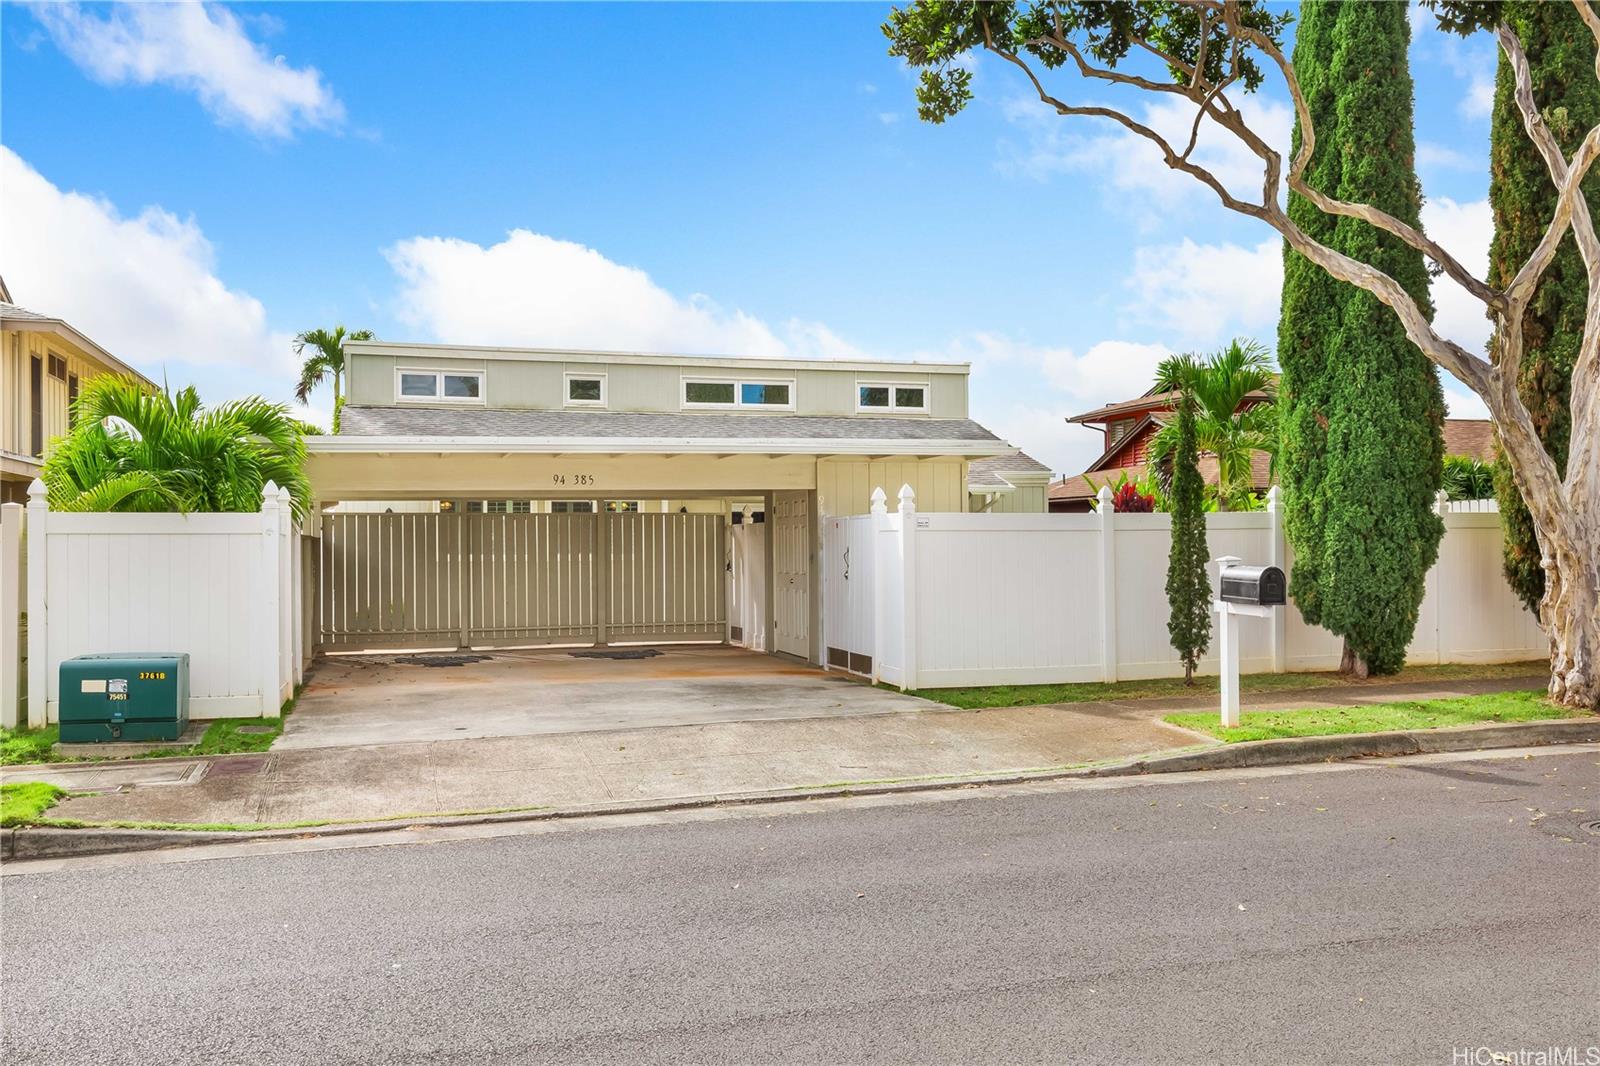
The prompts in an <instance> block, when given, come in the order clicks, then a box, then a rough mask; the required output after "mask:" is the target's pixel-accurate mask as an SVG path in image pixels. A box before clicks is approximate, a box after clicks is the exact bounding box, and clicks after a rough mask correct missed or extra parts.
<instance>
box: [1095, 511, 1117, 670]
mask: <svg viewBox="0 0 1600 1066" xmlns="http://www.w3.org/2000/svg"><path fill="white" fill-rule="evenodd" d="M1096 498H1097V499H1098V501H1099V506H1098V507H1096V508H1095V510H1096V512H1097V513H1098V514H1099V515H1100V631H1101V633H1102V634H1103V637H1102V639H1101V642H1100V679H1101V680H1102V681H1106V682H1112V681H1115V680H1116V679H1117V515H1116V511H1115V509H1114V508H1113V507H1112V506H1111V486H1109V485H1101V486H1100V492H1099V493H1098V494H1097V497H1096Z"/></svg>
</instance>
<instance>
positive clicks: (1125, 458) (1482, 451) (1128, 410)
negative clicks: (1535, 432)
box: [1049, 389, 1494, 513]
mask: <svg viewBox="0 0 1600 1066" xmlns="http://www.w3.org/2000/svg"><path fill="white" fill-rule="evenodd" d="M1266 398H1267V396H1266V394H1265V393H1261V392H1252V393H1248V394H1247V395H1246V396H1245V398H1244V400H1243V402H1242V403H1241V404H1240V405H1239V406H1240V410H1245V409H1247V408H1250V407H1253V406H1255V405H1256V404H1258V403H1261V402H1262V401H1264V400H1265V399H1266ZM1176 400H1177V396H1176V394H1175V393H1171V392H1160V391H1157V390H1156V389H1151V390H1150V391H1149V392H1146V393H1145V394H1144V395H1143V396H1137V397H1134V398H1133V399H1131V400H1123V401H1121V402H1119V403H1112V404H1107V405H1106V406H1104V407H1097V408H1095V409H1094V410H1093V411H1086V412H1084V413H1083V414H1081V415H1072V416H1071V417H1069V418H1068V419H1067V421H1068V422H1070V423H1075V424H1078V425H1084V426H1097V427H1099V428H1100V430H1101V432H1102V434H1103V437H1102V448H1103V450H1102V451H1101V453H1100V456H1099V458H1097V459H1095V460H1094V462H1092V463H1090V464H1089V465H1088V467H1087V468H1085V470H1084V471H1083V473H1082V474H1079V475H1077V476H1076V477H1068V478H1063V479H1062V480H1060V481H1057V482H1054V483H1052V484H1051V485H1050V487H1049V508H1050V510H1051V511H1053V512H1069V513H1070V512H1085V511H1090V510H1093V507H1094V497H1095V494H1096V492H1097V491H1098V486H1100V485H1105V484H1109V483H1111V482H1115V481H1117V480H1119V479H1120V478H1122V477H1123V476H1124V475H1126V476H1127V478H1128V480H1130V481H1137V480H1139V479H1140V478H1142V477H1143V476H1144V473H1145V467H1146V464H1147V463H1148V461H1149V457H1150V442H1151V441H1152V440H1153V439H1154V438H1155V435H1156V433H1158V432H1159V431H1160V429H1161V424H1162V422H1163V421H1164V420H1165V419H1166V418H1167V416H1169V415H1170V414H1171V413H1172V411H1173V409H1174V404H1175V402H1176ZM1493 439H1494V433H1493V429H1492V427H1491V425H1490V423H1489V422H1487V421H1484V420H1482V419H1471V418H1447V419H1445V421H1444V449H1445V454H1446V455H1465V456H1470V457H1472V458H1474V459H1479V460H1482V461H1484V462H1488V461H1490V460H1492V459H1493V458H1494V446H1493ZM1271 467H1272V462H1271V458H1270V457H1269V456H1268V455H1267V454H1266V453H1265V452H1256V453H1255V454H1254V455H1253V456H1252V457H1251V462H1250V475H1251V488H1253V489H1254V490H1255V491H1257V492H1265V491H1266V490H1267V488H1268V487H1269V486H1270V485H1271ZM1200 474H1201V476H1202V477H1204V478H1205V480H1206V481H1207V483H1209V484H1215V483H1216V479H1217V466H1216V461H1215V460H1214V459H1212V458H1211V457H1210V456H1207V455H1201V457H1200Z"/></svg>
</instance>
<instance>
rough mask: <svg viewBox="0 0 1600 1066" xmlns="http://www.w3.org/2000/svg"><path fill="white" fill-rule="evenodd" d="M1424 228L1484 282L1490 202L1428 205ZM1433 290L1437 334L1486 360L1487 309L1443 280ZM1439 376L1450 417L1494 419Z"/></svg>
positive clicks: (1491, 219) (1463, 390)
mask: <svg viewBox="0 0 1600 1066" xmlns="http://www.w3.org/2000/svg"><path fill="white" fill-rule="evenodd" d="M1422 229H1423V231H1424V232H1425V233H1427V235H1428V236H1430V237H1432V238H1433V239H1434V240H1436V241H1438V242H1439V243H1440V244H1442V245H1444V248H1445V251H1447V252H1449V253H1450V254H1451V255H1453V256H1455V257H1456V258H1457V259H1458V260H1460V262H1461V265H1462V266H1464V267H1466V268H1467V270H1469V271H1471V272H1472V274H1473V275H1475V276H1476V277H1479V278H1483V277H1486V276H1487V275H1488V273H1489V243H1490V241H1491V240H1493V238H1494V215H1493V213H1492V212H1491V211H1490V210H1489V201H1488V200H1474V201H1471V202H1469V203H1464V204H1463V203H1458V202H1456V201H1455V200H1451V199H1450V198H1448V197H1438V198H1435V199H1432V200H1429V201H1428V202H1427V203H1425V204H1423V205H1422ZM1430 291H1431V292H1432V295H1433V307H1434V312H1433V328H1434V330H1435V331H1436V332H1437V333H1438V334H1439V335H1440V336H1442V337H1444V338H1446V339H1448V340H1453V341H1455V342H1456V343H1457V344H1459V345H1461V346H1462V347H1463V348H1465V349H1467V351H1469V352H1473V353H1476V354H1479V355H1486V354H1487V352H1488V345H1489V337H1490V336H1491V335H1492V334H1493V333H1494V327H1493V325H1492V324H1491V323H1490V321H1489V319H1488V318H1487V317H1486V316H1485V315H1484V313H1483V304H1481V303H1479V302H1478V301H1477V300H1476V299H1474V298H1473V297H1472V296H1470V295H1468V294H1467V291H1466V290H1465V289H1463V288H1462V287H1461V286H1459V285H1457V284H1456V283H1455V282H1453V281H1451V280H1450V279H1449V278H1448V277H1445V276H1443V275H1440V276H1439V277H1437V278H1434V279H1433V283H1432V286H1431V290H1430ZM1439 377H1440V380H1441V381H1443V383H1444V397H1445V404H1446V406H1447V407H1448V408H1449V411H1450V415H1451V417H1453V418H1488V417H1489V411H1488V408H1486V407H1485V406H1484V404H1483V401H1482V400H1480V399H1478V397H1476V396H1474V395H1473V394H1472V393H1471V392H1469V391H1468V390H1467V389H1466V388H1465V387H1464V386H1463V385H1461V383H1460V382H1458V381H1456V379H1455V378H1453V377H1451V376H1450V375H1449V374H1448V373H1446V372H1444V371H1440V372H1439Z"/></svg>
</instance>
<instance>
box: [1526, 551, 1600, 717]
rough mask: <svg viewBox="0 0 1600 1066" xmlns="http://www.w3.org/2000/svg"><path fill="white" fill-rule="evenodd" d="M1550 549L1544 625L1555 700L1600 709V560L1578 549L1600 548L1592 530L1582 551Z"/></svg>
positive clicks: (1542, 615)
mask: <svg viewBox="0 0 1600 1066" xmlns="http://www.w3.org/2000/svg"><path fill="white" fill-rule="evenodd" d="M1539 539H1540V546H1541V548H1543V549H1544V556H1545V570H1544V600H1543V602H1541V603H1540V604H1539V619H1540V622H1541V623H1542V624H1543V626H1544V630H1545V632H1546V633H1548V634H1549V635H1550V698H1551V699H1552V700H1554V701H1555V702H1557V703H1560V704H1564V705H1566V706H1568V707H1582V708H1586V709H1600V582H1597V581H1596V580H1595V569H1596V566H1597V565H1600V564H1597V563H1596V560H1595V559H1594V558H1593V557H1592V556H1591V557H1589V558H1583V557H1582V552H1581V549H1580V547H1579V546H1578V545H1582V544H1589V545H1591V546H1592V545H1594V544H1596V543H1600V529H1595V528H1591V529H1590V530H1589V532H1588V536H1587V538H1586V539H1583V540H1580V541H1578V544H1577V545H1572V544H1562V543H1557V544H1553V545H1549V546H1548V547H1547V546H1546V545H1547V544H1548V543H1549V542H1548V541H1546V539H1545V534H1544V532H1543V531H1542V530H1541V531H1540V535H1539Z"/></svg>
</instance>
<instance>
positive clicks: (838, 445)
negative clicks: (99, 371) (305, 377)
mask: <svg viewBox="0 0 1600 1066" xmlns="http://www.w3.org/2000/svg"><path fill="white" fill-rule="evenodd" d="M305 441H306V450H307V451H308V452H312V453H317V454H329V455H333V454H361V453H374V452H387V453H395V452H402V453H405V452H409V453H419V454H426V453H441V452H461V453H466V454H481V453H485V452H496V453H513V454H546V455H549V454H567V455H581V454H586V453H628V452H632V453H636V454H642V455H681V454H691V455H692V454H721V455H726V454H728V453H730V452H732V453H736V454H738V453H748V454H751V455H925V456H956V457H971V458H984V457H987V456H992V455H1004V454H1006V453H1008V452H1010V451H1012V450H1013V448H1012V446H1011V445H1009V444H1007V443H1006V442H1005V441H1001V440H987V441H983V440H860V439H845V438H836V437H830V438H815V437H800V438H797V437H769V438H751V437H696V438H684V437H444V436H437V437H435V436H403V437H402V436H358V435H354V434H352V435H343V434H341V435H339V436H326V435H322V436H308V437H306V438H305Z"/></svg>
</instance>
